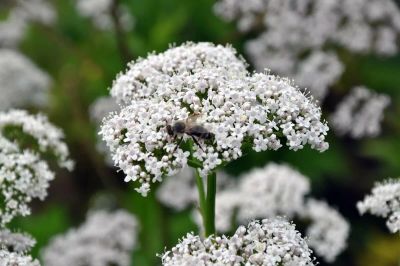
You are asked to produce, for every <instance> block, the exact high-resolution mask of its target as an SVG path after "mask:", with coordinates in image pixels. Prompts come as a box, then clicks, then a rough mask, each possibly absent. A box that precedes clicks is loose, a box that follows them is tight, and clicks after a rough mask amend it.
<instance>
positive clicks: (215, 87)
mask: <svg viewBox="0 0 400 266" xmlns="http://www.w3.org/2000/svg"><path fill="white" fill-rule="evenodd" d="M111 94H112V96H113V97H115V98H116V99H117V101H118V102H119V103H123V104H125V105H126V106H125V107H124V108H122V110H121V112H120V113H119V114H115V115H114V116H111V117H110V118H109V119H107V120H106V121H105V122H104V124H103V126H102V128H101V131H100V134H101V135H102V136H103V139H104V140H105V141H106V143H107V145H108V147H109V148H110V150H111V153H112V154H113V160H114V162H115V164H116V166H118V167H119V168H121V169H122V170H123V171H124V173H125V174H126V178H125V181H130V180H133V181H136V180H138V181H139V182H140V183H141V187H140V188H139V189H137V190H138V191H139V192H140V193H141V194H142V195H146V194H147V193H148V191H149V190H150V183H151V182H156V181H161V180H162V178H163V176H172V175H174V174H176V173H178V172H179V171H181V169H182V168H183V167H184V166H185V165H186V164H187V160H188V157H189V156H193V158H192V159H193V160H197V162H198V163H199V164H201V167H200V168H199V170H200V174H201V176H207V174H208V173H209V172H210V171H214V170H215V169H216V168H217V167H218V166H221V165H223V164H224V163H227V162H230V161H232V160H235V159H237V158H239V157H241V156H242V155H243V149H242V148H243V147H244V146H246V145H247V146H248V147H250V148H252V149H254V150H255V151H265V150H277V149H279V148H280V147H282V146H283V145H284V144H286V145H287V146H288V147H289V148H290V149H292V150H298V149H302V148H303V147H304V146H305V145H307V144H309V145H310V146H311V147H312V148H314V149H316V150H319V151H324V150H326V149H327V148H328V144H327V143H326V142H325V135H326V134H327V131H328V127H327V124H326V122H324V121H321V110H320V108H319V107H317V106H316V105H315V104H314V103H313V102H312V100H311V99H309V98H308V97H307V96H305V95H304V94H303V93H302V92H300V90H299V89H298V88H297V87H295V86H294V85H292V84H291V83H290V82H289V81H288V80H285V79H281V78H279V77H276V76H273V75H270V74H268V73H255V74H253V75H251V74H249V73H248V72H247V70H246V68H245V63H244V62H243V61H242V59H240V58H238V57H237V56H236V52H235V51H234V50H233V49H232V48H230V47H223V46H220V45H218V46H214V45H213V44H210V43H199V44H194V43H187V44H184V45H182V46H180V47H176V48H171V49H169V50H168V51H166V52H165V53H162V54H159V55H149V57H148V58H147V59H141V60H139V61H138V62H136V63H130V64H129V68H128V70H127V71H126V72H125V73H123V74H120V75H119V76H118V77H117V80H116V81H115V82H114V84H113V87H112V89H111ZM193 120H196V121H195V123H196V124H198V125H201V127H202V128H204V130H206V131H208V132H210V133H212V136H213V138H212V139H202V137H201V136H200V137H199V138H197V141H198V142H199V144H200V145H193V153H192V154H191V153H190V149H182V147H181V146H178V145H177V142H178V143H179V141H180V139H183V141H184V142H185V143H186V144H188V140H191V137H194V136H190V135H189V134H176V135H177V136H171V135H170V134H169V132H168V130H167V126H168V125H170V126H173V125H174V123H176V122H177V121H182V122H184V123H186V126H185V127H187V128H190V127H191V126H190V125H189V124H190V121H192V122H193Z"/></svg>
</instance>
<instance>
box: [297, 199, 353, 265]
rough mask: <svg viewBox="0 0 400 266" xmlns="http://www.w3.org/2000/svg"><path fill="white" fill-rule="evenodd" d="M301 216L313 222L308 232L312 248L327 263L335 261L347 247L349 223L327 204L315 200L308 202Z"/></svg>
mask: <svg viewBox="0 0 400 266" xmlns="http://www.w3.org/2000/svg"><path fill="white" fill-rule="evenodd" d="M300 216H302V217H304V218H305V219H308V220H310V221H311V224H310V225H309V226H308V228H307V231H306V236H307V238H308V242H309V245H310V247H312V248H313V249H314V251H315V253H316V254H318V255H320V256H321V257H323V258H324V259H325V261H327V262H333V261H335V259H336V257H337V256H338V255H339V254H340V253H341V252H342V251H344V250H345V248H346V246H347V238H348V237H349V231H350V225H349V223H348V222H347V221H346V220H345V219H344V218H343V216H342V215H341V214H340V213H339V212H338V211H337V210H335V209H333V208H332V207H330V206H329V205H328V204H327V203H326V202H323V201H317V200H314V199H309V200H307V202H306V204H305V209H304V211H303V212H302V213H301V214H300Z"/></svg>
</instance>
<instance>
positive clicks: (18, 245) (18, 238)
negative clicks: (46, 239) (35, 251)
mask: <svg viewBox="0 0 400 266" xmlns="http://www.w3.org/2000/svg"><path fill="white" fill-rule="evenodd" d="M35 244H36V240H34V239H33V238H32V237H31V236H30V235H28V234H24V233H13V232H11V231H10V230H8V229H2V230H1V231H0V247H1V248H2V249H7V250H8V251H11V252H16V253H26V252H29V251H30V250H31V249H32V248H33V246H34V245H35Z"/></svg>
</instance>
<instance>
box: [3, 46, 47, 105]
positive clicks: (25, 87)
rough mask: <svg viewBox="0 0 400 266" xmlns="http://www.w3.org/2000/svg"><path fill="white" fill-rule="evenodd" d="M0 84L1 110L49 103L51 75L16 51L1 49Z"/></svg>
mask: <svg viewBox="0 0 400 266" xmlns="http://www.w3.org/2000/svg"><path fill="white" fill-rule="evenodd" d="M0 84H1V86H0V93H1V98H0V110H6V109H9V108H13V107H14V108H15V107H17V108H18V107H23V106H44V105H46V104H47V94H48V90H49V87H50V77H49V76H48V75H47V74H46V73H44V72H43V71H42V70H40V69H38V68H37V67H36V66H35V65H34V64H33V63H32V62H31V61H30V60H29V59H28V58H26V57H25V56H24V55H22V54H20V53H18V52H16V51H13V50H9V49H0Z"/></svg>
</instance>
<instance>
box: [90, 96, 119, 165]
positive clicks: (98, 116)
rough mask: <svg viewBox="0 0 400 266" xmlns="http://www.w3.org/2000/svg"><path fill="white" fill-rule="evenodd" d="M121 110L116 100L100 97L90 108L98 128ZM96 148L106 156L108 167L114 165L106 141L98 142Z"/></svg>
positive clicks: (92, 118)
mask: <svg viewBox="0 0 400 266" xmlns="http://www.w3.org/2000/svg"><path fill="white" fill-rule="evenodd" d="M119 109H120V107H119V106H118V104H117V103H116V102H115V99H114V98H112V97H100V98H98V99H97V100H96V101H95V102H94V103H92V105H91V106H90V109H89V115H90V118H91V120H92V121H93V122H94V124H95V125H96V126H97V127H100V125H101V122H102V121H103V119H105V118H106V117H107V116H109V115H110V114H111V113H112V112H116V111H118V110H119ZM96 148H97V150H98V151H99V152H100V153H102V154H104V156H105V160H106V163H107V164H108V165H113V161H112V158H111V155H110V151H109V149H108V148H107V145H106V144H105V143H104V141H102V140H101V139H100V140H98V142H97V146H96Z"/></svg>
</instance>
